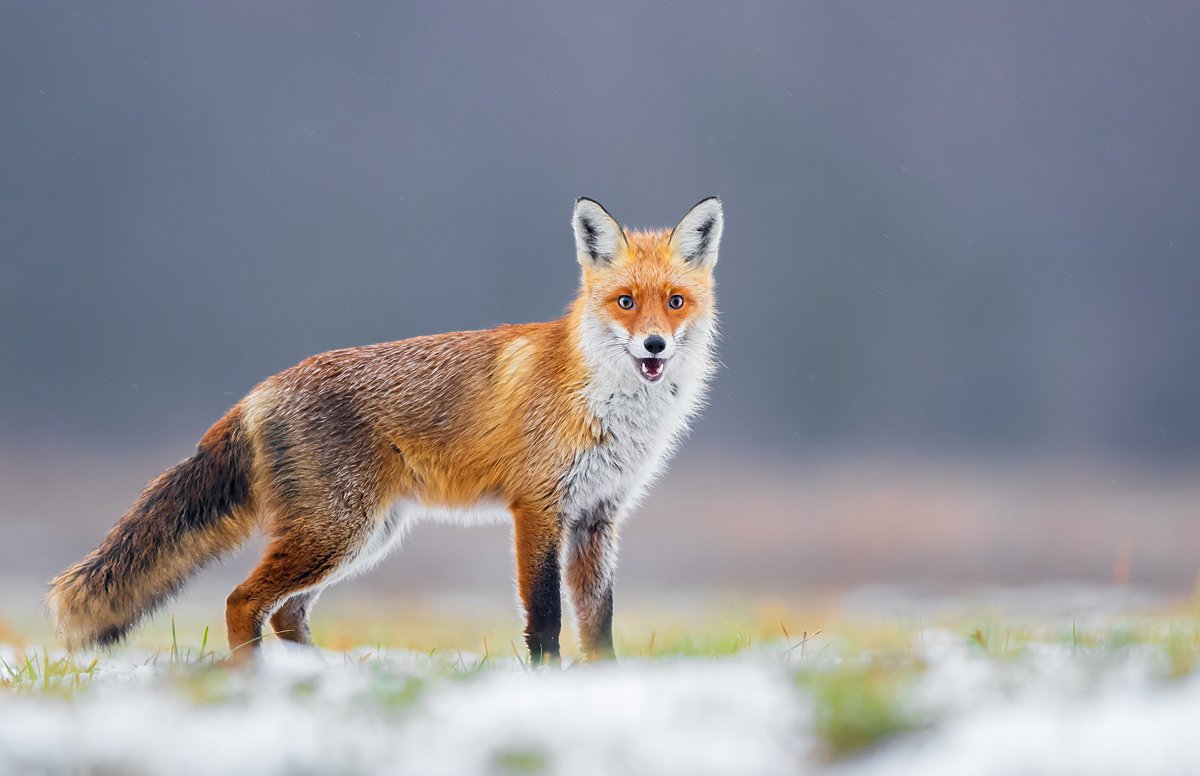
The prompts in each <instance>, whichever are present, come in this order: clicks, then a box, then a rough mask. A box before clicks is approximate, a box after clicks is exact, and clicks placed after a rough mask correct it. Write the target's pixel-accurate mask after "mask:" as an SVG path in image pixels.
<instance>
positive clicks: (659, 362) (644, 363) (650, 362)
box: [637, 358, 667, 382]
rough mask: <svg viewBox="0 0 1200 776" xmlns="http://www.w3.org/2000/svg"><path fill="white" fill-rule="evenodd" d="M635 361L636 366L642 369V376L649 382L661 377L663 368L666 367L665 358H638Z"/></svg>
mask: <svg viewBox="0 0 1200 776" xmlns="http://www.w3.org/2000/svg"><path fill="white" fill-rule="evenodd" d="M637 362H638V368H639V369H640V370H641V371H642V377H644V378H646V379H647V380H649V381H650V382H654V381H656V380H658V378H660V377H662V375H663V370H665V369H666V368H667V360H666V359H665V358H639V359H638V360H637Z"/></svg>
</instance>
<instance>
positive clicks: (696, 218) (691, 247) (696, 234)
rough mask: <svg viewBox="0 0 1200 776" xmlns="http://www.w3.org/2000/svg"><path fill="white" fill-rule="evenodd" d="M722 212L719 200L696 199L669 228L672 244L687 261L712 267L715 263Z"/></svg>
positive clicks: (722, 220) (713, 198)
mask: <svg viewBox="0 0 1200 776" xmlns="http://www.w3.org/2000/svg"><path fill="white" fill-rule="evenodd" d="M724 229H725V213H724V211H723V210H722V209H721V200H719V199H717V198H716V197H709V198H708V199H702V200H700V201H699V202H697V203H696V204H695V205H694V206H693V207H692V209H691V210H689V211H688V212H687V215H685V216H684V217H683V218H681V219H680V220H679V223H678V224H676V225H675V228H674V229H672V230H671V247H673V248H674V249H675V250H677V251H679V255H680V256H682V257H683V260H684V261H686V262H687V263H688V264H691V265H693V266H696V267H703V268H706V269H711V268H712V266H713V265H714V264H716V263H717V249H718V248H720V247H721V232H722V231H723V230H724Z"/></svg>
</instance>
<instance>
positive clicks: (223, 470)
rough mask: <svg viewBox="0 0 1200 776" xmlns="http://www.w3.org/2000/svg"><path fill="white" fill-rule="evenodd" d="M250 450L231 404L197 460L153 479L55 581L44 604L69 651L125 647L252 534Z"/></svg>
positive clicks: (206, 437) (205, 440) (202, 443)
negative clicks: (144, 621) (141, 625)
mask: <svg viewBox="0 0 1200 776" xmlns="http://www.w3.org/2000/svg"><path fill="white" fill-rule="evenodd" d="M249 499H250V452H249V444H248V442H247V440H246V439H245V437H244V432H243V430H242V425H241V413H240V411H239V410H238V409H237V408H234V409H233V410H232V411H231V412H230V413H229V414H227V415H226V416H225V417H224V418H222V419H221V420H220V421H218V422H217V424H216V425H214V426H213V427H212V428H211V429H209V431H208V433H207V434H205V435H204V438H203V439H201V440H200V444H199V446H198V447H197V449H196V454H195V455H193V456H192V457H191V458H189V459H187V460H186V461H184V462H183V463H180V464H178V465H176V466H173V467H172V468H170V469H168V470H167V471H165V472H163V473H162V474H160V475H159V476H158V477H157V478H155V479H154V481H152V482H151V483H150V484H149V485H147V486H146V489H145V490H143V491H142V494H141V495H140V496H138V498H137V501H135V502H134V503H133V506H131V507H130V508H129V511H128V512H126V513H125V515H124V517H122V518H121V519H120V520H119V521H118V522H117V524H116V525H115V526H113V528H112V530H110V531H109V532H108V535H107V536H105V537H104V540H103V541H102V542H100V546H99V547H97V548H96V549H94V550H92V551H91V553H89V554H88V555H87V556H85V557H84V558H83V560H81V561H79V563H77V564H75V565H74V566H72V567H71V568H69V569H67V570H66V571H64V572H63V573H62V574H60V575H59V576H58V577H57V578H56V579H55V580H54V581H52V582H51V583H50V593H49V595H48V596H47V598H46V602H47V604H48V605H49V607H50V613H51V616H52V617H53V619H54V623H55V625H56V627H57V629H58V631H59V632H60V633H61V634H62V637H63V640H64V641H65V642H66V644H67V646H68V647H70V648H72V649H77V648H80V647H86V646H92V645H100V646H107V645H109V644H112V643H114V642H116V641H119V640H120V639H121V638H122V637H123V636H124V635H125V634H126V633H128V632H129V630H130V629H131V628H133V626H134V625H136V624H137V623H138V621H139V620H141V618H142V617H144V616H145V615H147V614H149V613H150V612H152V611H154V609H155V608H157V607H158V606H159V605H161V604H162V603H163V602H164V601H165V600H167V599H168V598H170V597H171V596H172V595H174V594H175V593H176V592H178V591H179V589H180V588H181V587H183V583H184V582H186V581H187V579H188V577H190V576H192V574H194V573H195V572H196V571H198V570H199V569H200V568H201V567H202V566H203V565H204V564H205V563H207V562H208V561H211V560H213V559H215V558H217V557H218V556H220V555H222V554H224V553H226V552H229V551H230V550H233V549H235V548H237V547H238V546H240V545H241V544H242V543H243V542H244V541H245V540H246V539H247V538H248V536H249V534H250V531H251V529H252V528H253V517H252V516H251V515H250V514H249V510H247V509H239V507H243V506H246V505H247V504H248V502H249Z"/></svg>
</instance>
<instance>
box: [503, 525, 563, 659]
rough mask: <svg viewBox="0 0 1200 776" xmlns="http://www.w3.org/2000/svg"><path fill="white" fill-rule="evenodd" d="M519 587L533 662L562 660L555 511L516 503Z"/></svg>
mask: <svg viewBox="0 0 1200 776" xmlns="http://www.w3.org/2000/svg"><path fill="white" fill-rule="evenodd" d="M512 512H513V521H514V534H515V538H516V545H517V547H516V550H517V552H516V554H517V588H518V592H519V593H520V596H521V603H522V604H523V605H524V607H525V643H526V645H527V646H528V647H529V662H530V665H534V666H539V665H542V664H543V663H550V664H551V665H558V664H559V662H560V657H559V647H558V637H559V632H560V631H561V630H562V597H561V592H560V587H559V566H558V553H559V547H560V546H561V541H560V532H561V529H560V521H559V519H558V515H557V514H555V513H554V512H552V511H547V510H544V509H537V508H527V507H523V506H520V505H514V506H513V508H512Z"/></svg>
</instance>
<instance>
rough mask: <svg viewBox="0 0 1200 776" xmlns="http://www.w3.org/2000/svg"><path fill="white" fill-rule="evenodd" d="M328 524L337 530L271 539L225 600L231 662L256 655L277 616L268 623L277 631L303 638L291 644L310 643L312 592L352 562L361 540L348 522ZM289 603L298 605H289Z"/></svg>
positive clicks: (292, 534)
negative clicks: (283, 626)
mask: <svg viewBox="0 0 1200 776" xmlns="http://www.w3.org/2000/svg"><path fill="white" fill-rule="evenodd" d="M331 524H332V525H338V526H339V528H341V530H338V531H336V532H335V531H328V530H326V531H319V532H318V531H305V532H304V533H303V534H300V533H299V532H298V531H289V532H286V533H283V534H280V535H278V536H276V538H275V539H274V540H273V541H272V542H271V544H270V545H269V546H268V547H267V551H266V554H265V555H264V556H263V559H262V561H261V562H260V563H259V564H258V566H257V567H256V568H255V569H254V571H252V572H251V573H250V576H249V577H247V578H246V581H244V582H242V584H240V585H238V586H237V587H236V588H235V589H234V591H233V592H232V593H231V594H230V595H229V598H228V599H227V600H226V602H225V623H226V627H227V628H228V633H229V649H230V650H231V651H232V657H233V659H234V660H235V661H238V662H240V661H242V660H245V659H248V658H249V657H250V656H251V655H252V654H253V653H254V652H256V651H257V650H258V646H259V642H261V641H262V635H263V625H264V623H265V622H266V620H267V618H268V617H270V616H271V615H272V614H275V613H276V612H278V613H279V614H280V615H281V617H280V621H279V623H278V624H276V622H275V621H274V620H272V625H274V626H275V627H276V629H277V630H291V631H298V633H297V634H296V635H301V636H302V638H296V639H291V640H296V641H302V643H309V641H311V635H310V633H309V631H308V625H307V613H308V608H309V607H310V606H311V605H312V601H313V599H315V598H316V592H317V591H318V589H319V588H320V587H323V586H324V583H326V582H327V581H330V578H331V577H333V576H334V575H335V573H336V572H337V571H338V569H339V568H341V567H343V566H345V565H346V564H347V563H349V562H350V561H351V559H352V558H353V555H354V554H355V552H356V551H357V550H358V549H359V548H360V546H361V545H362V544H363V543H364V540H365V538H364V533H365V532H364V531H361V530H353V529H352V528H350V527H349V526H353V525H354V523H353V521H344V522H343V521H338V522H334V523H331ZM293 598H299V599H300V600H297V601H296V603H295V604H294V605H289V604H290V599H293ZM281 607H282V608H281ZM280 625H286V626H287V627H286V628H280V627H279V626H280ZM298 625H300V626H302V627H300V628H297V626H298ZM281 635H283V634H281ZM285 638H286V636H285Z"/></svg>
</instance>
